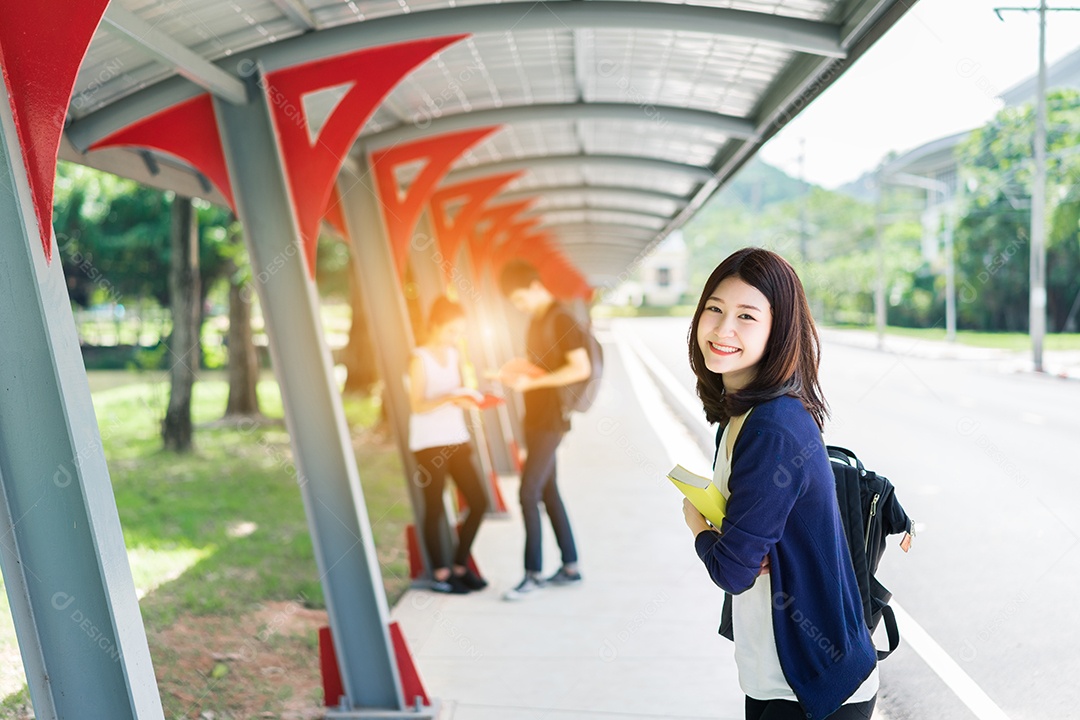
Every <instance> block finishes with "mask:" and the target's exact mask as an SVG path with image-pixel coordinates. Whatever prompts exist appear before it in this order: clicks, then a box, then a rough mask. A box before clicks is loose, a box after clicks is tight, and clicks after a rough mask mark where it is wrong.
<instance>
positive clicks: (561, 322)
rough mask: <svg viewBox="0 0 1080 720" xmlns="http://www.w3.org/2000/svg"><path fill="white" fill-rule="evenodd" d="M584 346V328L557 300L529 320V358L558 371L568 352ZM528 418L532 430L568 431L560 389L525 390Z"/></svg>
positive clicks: (542, 366) (526, 342) (526, 419)
mask: <svg viewBox="0 0 1080 720" xmlns="http://www.w3.org/2000/svg"><path fill="white" fill-rule="evenodd" d="M584 347H585V331H584V330H583V329H582V327H581V325H580V324H579V323H578V322H577V320H575V319H574V317H573V315H571V314H570V312H569V311H568V310H567V309H566V308H565V307H563V306H562V305H561V304H559V303H558V302H553V303H551V306H550V307H548V309H547V311H546V312H545V313H544V315H543V316H541V317H534V318H533V319H532V321H531V322H530V323H529V331H528V334H527V335H526V339H525V350H526V353H527V354H528V358H529V362H531V363H533V364H534V365H537V366H539V367H541V368H543V369H544V371H545V372H549V373H550V372H555V371H556V370H558V369H559V368H561V367H563V366H564V365H566V354H567V353H568V352H571V351H573V350H577V349H578V348H584ZM524 399H525V419H524V420H523V424H524V425H525V427H526V428H528V429H530V430H554V431H557V432H566V431H567V430H569V429H570V421H569V419H568V418H567V417H566V414H565V413H564V412H563V407H562V401H561V400H560V399H559V389H558V388H553V387H545V388H538V389H536V390H530V391H528V392H526V393H525V395H524Z"/></svg>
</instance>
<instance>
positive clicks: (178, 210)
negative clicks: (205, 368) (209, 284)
mask: <svg viewBox="0 0 1080 720" xmlns="http://www.w3.org/2000/svg"><path fill="white" fill-rule="evenodd" d="M169 241H170V249H171V261H170V269H169V295H170V298H171V303H170V307H171V310H172V322H173V329H172V333H171V334H170V335H169V340H168V347H169V352H168V354H167V357H168V361H169V376H170V380H171V384H170V392H169V407H168V409H167V410H166V412H165V419H164V420H163V421H162V423H161V437H162V440H163V441H164V442H165V449H166V450H173V451H175V452H190V450H191V447H192V426H191V391H192V387H193V386H194V384H195V374H196V368H197V367H198V362H199V358H200V357H201V350H200V345H199V329H200V327H201V325H202V308H201V298H202V292H201V283H200V280H199V228H198V222H197V220H196V213H195V209H194V207H193V206H192V201H191V199H190V198H185V197H180V196H176V197H175V198H173V203H172V223H171V228H170V233H169Z"/></svg>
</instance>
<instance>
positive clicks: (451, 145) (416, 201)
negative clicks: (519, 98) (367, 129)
mask: <svg viewBox="0 0 1080 720" xmlns="http://www.w3.org/2000/svg"><path fill="white" fill-rule="evenodd" d="M497 129H498V127H485V128H478V129H472V130H463V131H461V132H455V133H447V134H445V135H439V136H437V137H433V138H426V139H424V140H419V141H417V142H413V143H409V144H408V145H397V146H394V147H392V148H388V149H386V150H380V151H377V152H374V153H372V154H371V167H372V170H373V171H374V173H375V182H376V188H377V189H378V193H379V199H380V201H381V202H380V205H381V207H382V211H383V217H384V218H385V220H386V232H387V234H388V235H389V240H390V246H391V248H393V254H394V264H395V265H396V267H397V271H398V276H399V277H401V276H403V275H404V272H405V262H406V258H407V257H408V251H409V241H410V239H411V238H412V232H413V229H414V228H415V227H416V222H417V220H419V219H420V213H421V212H423V208H424V205H426V204H427V202H428V200H429V199H430V198H431V194H432V192H433V191H434V189H435V186H436V185H438V184H439V181H440V180H442V179H443V178H444V177H445V176H446V173H447V172H449V170H450V166H451V165H453V164H454V161H455V160H457V159H458V158H459V157H461V155H462V153H464V152H465V151H466V150H468V149H469V148H470V147H472V146H473V145H475V144H476V143H478V142H480V141H481V140H483V139H484V138H485V137H487V136H488V135H490V134H491V133H493V132H495V130H497ZM417 161H422V162H423V163H424V166H423V169H421V170H420V172H419V173H418V174H417V175H416V177H415V178H413V180H412V182H411V183H410V184H409V187H408V189H407V190H405V191H404V192H403V191H402V189H401V188H400V186H399V184H398V180H397V174H396V172H397V168H398V167H400V166H402V165H406V164H409V163H413V162H417Z"/></svg>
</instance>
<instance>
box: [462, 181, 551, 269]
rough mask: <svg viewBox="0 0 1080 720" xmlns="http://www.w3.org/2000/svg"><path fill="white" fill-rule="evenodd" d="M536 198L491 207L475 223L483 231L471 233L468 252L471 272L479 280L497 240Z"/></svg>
mask: <svg viewBox="0 0 1080 720" xmlns="http://www.w3.org/2000/svg"><path fill="white" fill-rule="evenodd" d="M535 203H536V198H526V199H525V200H518V201H516V202H511V203H504V204H502V205H492V206H490V207H489V208H488V209H487V211H485V212H484V214H483V215H482V216H481V217H480V219H479V220H478V221H477V223H476V225H477V227H479V226H481V225H484V226H485V229H483V230H478V231H477V232H474V233H472V237H471V238H470V243H469V250H470V252H471V253H472V259H473V272H475V273H476V275H477V278H479V276H480V274H481V272H482V270H483V268H484V267H485V266H486V265H488V264H489V262H490V259H491V251H492V249H493V248H494V247H495V246H496V243H497V240H498V238H499V236H500V235H502V234H503V233H504V232H506V230H507V229H508V228H510V227H511V226H513V225H514V224H515V222H516V218H517V216H518V215H519V214H521V213H523V212H525V211H526V210H528V209H529V208H530V207H532V206H533V204H535Z"/></svg>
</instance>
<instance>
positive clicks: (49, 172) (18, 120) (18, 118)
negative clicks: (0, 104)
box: [0, 0, 109, 262]
mask: <svg viewBox="0 0 1080 720" xmlns="http://www.w3.org/2000/svg"><path fill="white" fill-rule="evenodd" d="M108 4H109V2H108V0H83V1H82V2H77V3H72V2H70V1H69V0H33V2H7V3H4V10H3V15H4V17H3V22H0V71H2V72H3V77H4V79H3V82H4V85H5V86H6V87H7V94H8V100H9V103H10V105H11V113H12V117H13V118H14V121H15V134H16V136H17V137H18V138H19V149H20V151H21V152H22V161H23V165H24V166H25V167H26V180H27V182H28V183H29V185H30V194H31V196H32V197H33V201H34V214H35V215H36V216H37V222H38V232H39V233H40V235H41V247H42V248H43V249H44V251H45V260H46V262H51V261H52V208H53V183H54V182H55V180H56V158H57V156H58V154H59V152H60V135H61V133H63V131H64V117H65V115H66V114H67V107H68V103H69V102H70V100H71V91H72V88H74V87H75V78H76V76H77V75H78V73H79V66H80V65H81V64H82V61H83V58H84V57H85V56H86V51H87V49H88V48H89V47H90V41H91V40H92V39H93V37H94V31H95V30H97V26H98V24H99V23H100V22H101V17H102V16H103V15H104V14H105V7H106V6H107V5H108Z"/></svg>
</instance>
